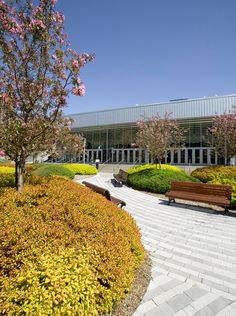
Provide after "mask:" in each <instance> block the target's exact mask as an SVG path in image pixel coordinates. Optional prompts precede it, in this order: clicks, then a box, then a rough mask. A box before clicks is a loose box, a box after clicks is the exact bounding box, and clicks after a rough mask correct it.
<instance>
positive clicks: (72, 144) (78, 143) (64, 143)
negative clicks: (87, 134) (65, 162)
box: [56, 128, 84, 159]
mask: <svg viewBox="0 0 236 316" xmlns="http://www.w3.org/2000/svg"><path fill="white" fill-rule="evenodd" d="M61 136H62V137H60V139H59V140H58V142H57V144H56V149H57V150H58V151H59V152H60V155H70V156H71V157H72V158H73V159H76V157H77V156H78V155H79V154H80V153H82V151H83V149H84V137H83V135H81V134H72V133H70V132H69V130H68V128H63V129H62V135H61Z"/></svg>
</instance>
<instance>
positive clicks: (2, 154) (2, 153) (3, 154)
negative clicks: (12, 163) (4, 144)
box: [0, 149, 5, 157]
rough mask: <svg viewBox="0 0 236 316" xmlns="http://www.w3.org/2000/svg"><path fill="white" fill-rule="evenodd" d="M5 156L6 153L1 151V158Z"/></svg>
mask: <svg viewBox="0 0 236 316" xmlns="http://www.w3.org/2000/svg"><path fill="white" fill-rule="evenodd" d="M4 156H5V152H4V151H3V150H1V149H0V157H4Z"/></svg>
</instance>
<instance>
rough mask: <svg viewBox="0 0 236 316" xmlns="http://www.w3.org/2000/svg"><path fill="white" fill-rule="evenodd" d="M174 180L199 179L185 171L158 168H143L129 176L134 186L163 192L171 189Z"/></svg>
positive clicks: (139, 188)
mask: <svg viewBox="0 0 236 316" xmlns="http://www.w3.org/2000/svg"><path fill="white" fill-rule="evenodd" d="M172 181H191V182H196V181H198V180H197V179H195V178H193V177H191V176H189V175H188V174H186V173H185V172H183V171H182V172H179V171H172V170H167V169H156V168H151V169H145V170H141V171H139V172H136V173H133V174H129V176H128V185H130V186H131V187H132V188H134V189H138V190H144V191H149V192H155V193H161V194H164V193H166V192H167V191H168V190H169V189H170V187H171V182H172Z"/></svg>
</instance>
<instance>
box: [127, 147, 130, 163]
mask: <svg viewBox="0 0 236 316" xmlns="http://www.w3.org/2000/svg"><path fill="white" fill-rule="evenodd" d="M127 163H130V149H127Z"/></svg>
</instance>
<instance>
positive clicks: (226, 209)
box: [224, 207, 229, 215]
mask: <svg viewBox="0 0 236 316" xmlns="http://www.w3.org/2000/svg"><path fill="white" fill-rule="evenodd" d="M227 213H229V209H228V207H225V211H224V215H226V214H227Z"/></svg>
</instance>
